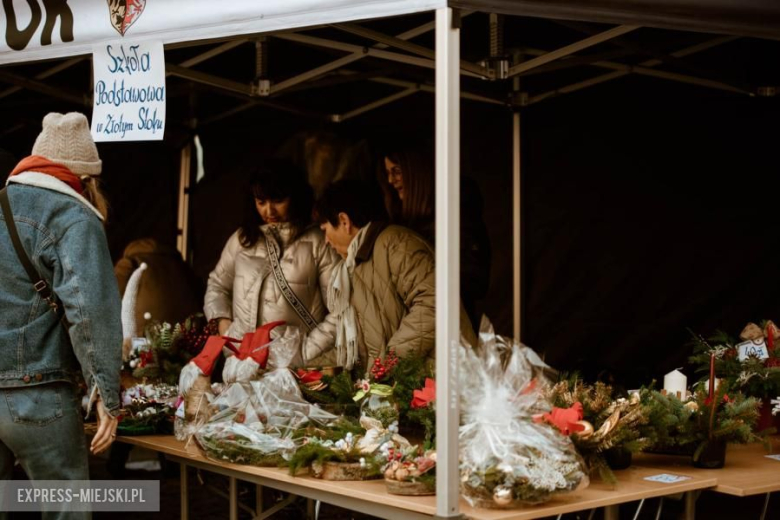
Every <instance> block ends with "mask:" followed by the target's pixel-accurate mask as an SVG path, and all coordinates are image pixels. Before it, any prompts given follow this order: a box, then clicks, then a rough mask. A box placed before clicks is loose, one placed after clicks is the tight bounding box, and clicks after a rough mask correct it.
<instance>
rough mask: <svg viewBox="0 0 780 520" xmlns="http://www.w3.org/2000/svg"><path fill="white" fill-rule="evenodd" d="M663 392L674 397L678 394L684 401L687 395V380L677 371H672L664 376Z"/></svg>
mask: <svg viewBox="0 0 780 520" xmlns="http://www.w3.org/2000/svg"><path fill="white" fill-rule="evenodd" d="M664 390H666V393H667V394H671V395H674V396H677V392H680V398H681V399H685V398H686V397H687V394H688V378H687V377H685V374H683V373H682V372H680V371H679V370H672V371H671V372H669V373H668V374H666V375H665V376H664Z"/></svg>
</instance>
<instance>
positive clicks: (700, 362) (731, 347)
mask: <svg viewBox="0 0 780 520" xmlns="http://www.w3.org/2000/svg"><path fill="white" fill-rule="evenodd" d="M691 335H692V337H693V340H692V341H693V355H692V356H691V357H690V359H689V361H690V362H691V363H692V364H694V365H696V366H697V369H696V371H697V372H699V373H702V374H705V375H709V372H710V358H711V357H712V356H714V357H715V377H717V378H721V379H724V380H726V382H728V384H729V387H730V388H731V389H732V390H733V391H737V390H739V391H741V392H742V393H744V394H745V395H748V396H750V397H756V398H758V399H762V400H767V401H768V400H769V399H771V398H772V397H774V396H777V395H778V394H780V345H777V343H778V341H780V330H779V329H778V328H777V326H776V325H775V324H774V323H773V322H772V321H763V322H761V325H756V324H755V323H749V324H748V325H747V326H746V327H745V328H744V329H743V330H742V332H741V333H740V335H739V341H737V340H735V339H734V338H732V337H730V336H729V335H728V334H726V333H725V332H722V331H717V332H716V333H715V334H713V335H712V337H710V338H708V339H704V338H703V337H702V336H699V335H698V334H694V333H691ZM705 379H706V378H705ZM767 408H768V404H767Z"/></svg>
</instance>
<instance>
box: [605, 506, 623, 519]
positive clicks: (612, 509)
mask: <svg viewBox="0 0 780 520" xmlns="http://www.w3.org/2000/svg"><path fill="white" fill-rule="evenodd" d="M619 519H620V506H618V505H617V504H613V505H611V506H604V520H619Z"/></svg>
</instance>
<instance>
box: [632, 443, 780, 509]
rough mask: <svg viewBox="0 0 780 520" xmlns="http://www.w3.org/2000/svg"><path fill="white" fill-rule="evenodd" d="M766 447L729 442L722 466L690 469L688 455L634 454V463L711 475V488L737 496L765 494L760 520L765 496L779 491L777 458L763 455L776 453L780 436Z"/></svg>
mask: <svg viewBox="0 0 780 520" xmlns="http://www.w3.org/2000/svg"><path fill="white" fill-rule="evenodd" d="M770 446H771V447H770V450H769V451H767V450H766V449H765V448H764V447H763V446H761V445H760V444H750V445H746V446H739V445H730V446H729V447H728V451H727V452H726V465H725V466H724V467H723V468H722V469H693V468H692V467H691V461H690V458H687V457H674V456H668V455H653V454H648V453H642V454H640V455H637V456H635V457H634V464H635V465H637V466H641V467H648V468H655V469H657V470H660V471H664V472H679V471H685V470H686V468H687V469H688V471H694V472H695V474H696V475H697V476H700V477H702V478H710V477H711V478H715V479H717V481H718V483H717V485H716V486H715V487H714V488H712V489H711V491H714V492H716V493H724V494H727V495H733V496H738V497H747V496H752V495H760V494H766V500H765V501H764V510H763V512H762V514H761V518H762V519H763V518H764V517H765V516H766V510H767V507H768V505H769V496H770V494H771V493H773V492H775V491H780V460H776V459H772V458H768V457H767V455H772V454H780V438H777V437H775V438H772V439H770Z"/></svg>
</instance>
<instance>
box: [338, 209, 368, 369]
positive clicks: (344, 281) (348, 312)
mask: <svg viewBox="0 0 780 520" xmlns="http://www.w3.org/2000/svg"><path fill="white" fill-rule="evenodd" d="M370 225H371V224H370V223H369V224H366V225H365V226H363V227H362V228H361V229H360V231H358V233H357V235H355V238H353V239H352V242H350V243H349V248H347V259H346V260H343V261H342V262H341V263H340V264H339V265H338V266H336V269H335V270H334V272H333V276H331V279H330V285H329V286H328V302H330V304H331V305H332V307H333V313H334V314H336V362H337V364H338V365H340V366H343V367H344V368H345V369H347V370H352V367H353V366H355V363H356V362H357V361H358V358H359V354H358V344H357V319H356V317H355V308H354V307H353V306H352V304H351V303H350V301H351V299H352V271H354V269H355V256H356V255H357V252H358V250H359V249H360V246H362V245H363V241H364V240H365V238H366V231H368V227H369V226H370Z"/></svg>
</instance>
